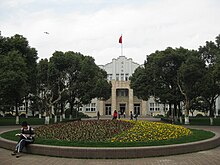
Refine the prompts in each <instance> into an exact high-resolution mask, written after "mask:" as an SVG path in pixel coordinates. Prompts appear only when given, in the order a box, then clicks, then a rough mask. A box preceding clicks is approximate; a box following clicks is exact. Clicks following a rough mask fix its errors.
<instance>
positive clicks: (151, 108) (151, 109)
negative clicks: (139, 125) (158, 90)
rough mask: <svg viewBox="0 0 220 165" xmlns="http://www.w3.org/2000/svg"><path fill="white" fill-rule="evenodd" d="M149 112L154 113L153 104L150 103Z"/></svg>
mask: <svg viewBox="0 0 220 165" xmlns="http://www.w3.org/2000/svg"><path fill="white" fill-rule="evenodd" d="M150 111H154V103H150Z"/></svg>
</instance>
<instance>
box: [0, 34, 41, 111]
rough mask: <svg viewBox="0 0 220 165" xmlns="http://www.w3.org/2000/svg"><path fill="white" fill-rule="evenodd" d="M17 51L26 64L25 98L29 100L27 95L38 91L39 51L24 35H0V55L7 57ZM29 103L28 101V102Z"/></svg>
mask: <svg viewBox="0 0 220 165" xmlns="http://www.w3.org/2000/svg"><path fill="white" fill-rule="evenodd" d="M15 51H16V52H17V53H16V54H18V55H19V56H20V57H21V58H22V59H23V61H24V64H25V67H26V69H25V71H24V72H25V74H26V77H25V78H26V80H25V84H26V87H25V95H24V98H26V99H25V100H27V99H28V98H27V96H29V95H30V93H32V94H35V93H36V64H37V62H36V60H37V51H36V50H35V49H34V48H31V47H30V46H29V44H28V41H27V39H26V38H24V37H23V36H22V35H18V34H16V35H14V36H12V37H2V36H1V37H0V57H7V56H9V55H10V54H15V53H14V52H15ZM26 105H27V102H26ZM27 109H28V106H26V110H27Z"/></svg>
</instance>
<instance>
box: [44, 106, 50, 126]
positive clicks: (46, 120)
mask: <svg viewBox="0 0 220 165" xmlns="http://www.w3.org/2000/svg"><path fill="white" fill-rule="evenodd" d="M50 109H51V106H49V107H48V109H46V116H45V124H50V112H51V110H50Z"/></svg>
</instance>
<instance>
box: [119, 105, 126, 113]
mask: <svg viewBox="0 0 220 165" xmlns="http://www.w3.org/2000/svg"><path fill="white" fill-rule="evenodd" d="M125 110H126V104H119V111H120V113H121V115H123V114H124V112H125Z"/></svg>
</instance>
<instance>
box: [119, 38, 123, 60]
mask: <svg viewBox="0 0 220 165" xmlns="http://www.w3.org/2000/svg"><path fill="white" fill-rule="evenodd" d="M119 43H120V44H121V56H123V42H122V34H121V36H120V38H119Z"/></svg>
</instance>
